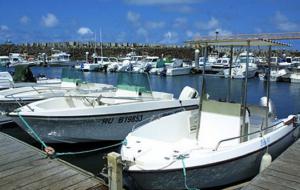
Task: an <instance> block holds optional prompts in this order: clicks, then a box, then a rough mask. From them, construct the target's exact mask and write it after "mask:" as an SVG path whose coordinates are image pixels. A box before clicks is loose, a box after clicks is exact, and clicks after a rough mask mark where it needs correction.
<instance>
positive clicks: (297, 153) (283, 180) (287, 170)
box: [243, 139, 300, 190]
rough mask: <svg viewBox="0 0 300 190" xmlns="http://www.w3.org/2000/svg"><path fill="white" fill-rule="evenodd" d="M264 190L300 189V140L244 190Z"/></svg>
mask: <svg viewBox="0 0 300 190" xmlns="http://www.w3.org/2000/svg"><path fill="white" fill-rule="evenodd" d="M264 189H270V190H271V189H272V190H281V189H282V190H297V189H300V139H299V140H298V141H297V142H295V143H294V144H293V145H292V146H291V147H289V148H288V149H287V150H286V151H285V152H284V153H282V154H281V155H280V156H279V157H278V158H277V159H276V160H275V161H274V162H273V163H271V165H270V166H269V167H267V168H266V169H265V170H264V171H263V172H262V173H260V174H259V175H257V176H256V177H255V178H254V179H253V180H252V181H251V182H250V183H249V184H248V185H247V186H246V187H244V188H243V190H264Z"/></svg>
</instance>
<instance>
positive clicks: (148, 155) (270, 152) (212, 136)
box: [121, 41, 300, 190]
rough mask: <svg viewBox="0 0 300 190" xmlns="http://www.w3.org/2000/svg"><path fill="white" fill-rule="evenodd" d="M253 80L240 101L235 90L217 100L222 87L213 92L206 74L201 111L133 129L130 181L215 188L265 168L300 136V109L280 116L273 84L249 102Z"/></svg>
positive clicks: (126, 156)
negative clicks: (257, 102) (254, 102)
mask: <svg viewBox="0 0 300 190" xmlns="http://www.w3.org/2000/svg"><path fill="white" fill-rule="evenodd" d="M248 43H249V41H248ZM249 44H250V43H249ZM248 58H249V57H248V56H247V59H248ZM247 65H248V64H247ZM246 70H248V69H246ZM229 80H230V79H229ZM247 81H248V77H247V76H246V77H245V78H244V83H243V84H241V88H242V89H243V93H242V97H241V101H240V103H238V102H237V100H235V102H233V101H231V98H230V95H229V97H227V98H226V101H221V100H213V99H208V97H214V96H213V94H214V93H216V92H215V91H211V92H209V88H206V86H210V85H209V84H207V83H208V82H209V79H206V77H205V75H203V79H202V93H201V99H200V104H199V109H198V110H188V111H183V112H179V113H175V114H173V115H169V116H166V117H163V118H158V119H156V120H154V121H152V122H149V123H147V124H145V125H141V126H139V127H136V128H135V130H133V131H132V132H131V133H129V134H128V136H127V137H126V139H125V140H124V143H123V145H122V148H121V159H122V161H123V164H125V167H124V168H125V169H124V172H123V173H124V179H125V186H126V187H127V188H133V189H172V190H173V189H195V188H197V189H198V188H199V189H204V188H215V187H221V186H225V185H229V184H232V183H237V182H239V181H243V180H246V179H249V178H251V177H253V176H255V175H256V174H257V173H258V172H259V170H260V169H261V170H263V169H264V168H263V167H264V166H265V165H267V164H269V163H270V161H269V162H267V160H266V157H268V158H271V159H274V158H276V157H277V156H278V155H280V154H281V153H282V152H283V151H284V150H285V149H286V148H287V147H288V146H290V145H291V144H292V143H293V142H294V141H295V140H297V139H298V138H299V129H300V114H298V115H290V116H288V117H287V118H284V119H277V117H276V114H275V112H274V106H273V104H272V102H271V100H270V98H269V97H270V91H269V90H270V88H269V86H268V87H267V93H266V94H267V97H263V98H261V99H260V102H261V103H260V105H259V106H258V105H248V104H247V98H246V97H247ZM206 84H207V85H206ZM267 85H270V83H267ZM231 87H232V86H231V85H229V86H228V88H227V89H225V90H227V91H228V90H231ZM217 93H218V94H220V91H217ZM208 94H210V96H208ZM216 99H218V98H217V96H216ZM263 157H264V159H263ZM269 160H270V159H269ZM260 163H262V164H260ZM260 167H261V168H260Z"/></svg>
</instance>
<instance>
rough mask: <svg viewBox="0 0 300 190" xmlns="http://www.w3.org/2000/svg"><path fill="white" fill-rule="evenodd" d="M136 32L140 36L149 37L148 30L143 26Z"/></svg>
mask: <svg viewBox="0 0 300 190" xmlns="http://www.w3.org/2000/svg"><path fill="white" fill-rule="evenodd" d="M136 33H137V34H138V35H140V36H144V37H147V36H148V31H147V30H146V29H145V28H143V27H141V28H138V30H137V31H136Z"/></svg>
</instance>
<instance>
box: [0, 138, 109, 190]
mask: <svg viewBox="0 0 300 190" xmlns="http://www.w3.org/2000/svg"><path fill="white" fill-rule="evenodd" d="M0 187H1V188H0V189H6V190H9V189H28V190H29V189H30V190H34V189H51V190H52V189H53V190H56V189H89V190H92V189H93V190H96V189H97V190H102V189H107V188H106V187H105V185H104V182H103V181H102V180H101V179H99V178H98V177H96V176H95V175H93V174H91V173H89V172H86V171H84V170H82V169H80V168H78V167H76V166H73V165H71V164H69V163H67V162H65V161H63V160H61V159H50V158H46V154H45V153H44V152H42V151H40V150H39V149H37V148H35V147H32V146H30V145H28V144H25V143H23V142H21V141H19V140H18V139H15V138H13V137H11V136H9V135H6V134H4V133H1V132H0Z"/></svg>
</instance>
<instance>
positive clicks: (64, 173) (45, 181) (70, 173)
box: [20, 170, 77, 190]
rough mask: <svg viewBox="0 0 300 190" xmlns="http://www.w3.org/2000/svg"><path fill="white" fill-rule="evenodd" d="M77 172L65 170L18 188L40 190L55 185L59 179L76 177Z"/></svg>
mask: <svg viewBox="0 0 300 190" xmlns="http://www.w3.org/2000/svg"><path fill="white" fill-rule="evenodd" d="M76 174H77V172H76V171H74V170H65V171H61V172H60V173H56V174H54V175H51V176H48V177H47V178H44V179H41V180H39V181H36V182H33V183H30V184H27V185H25V186H23V187H21V188H20V190H21V189H22V190H31V189H40V188H44V187H47V186H49V184H54V183H57V182H58V181H59V180H61V179H65V178H69V177H71V176H73V175H76Z"/></svg>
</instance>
